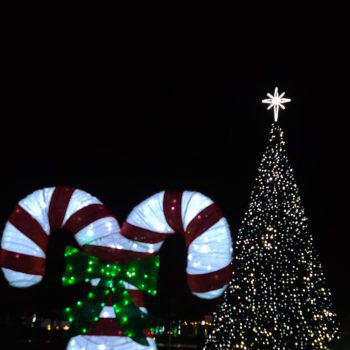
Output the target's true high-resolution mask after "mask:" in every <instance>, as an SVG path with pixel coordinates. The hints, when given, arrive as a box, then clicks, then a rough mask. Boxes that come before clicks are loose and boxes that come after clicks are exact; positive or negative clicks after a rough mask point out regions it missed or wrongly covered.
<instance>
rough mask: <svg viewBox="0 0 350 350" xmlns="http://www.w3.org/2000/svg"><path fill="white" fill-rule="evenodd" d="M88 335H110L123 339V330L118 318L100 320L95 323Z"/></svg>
mask: <svg viewBox="0 0 350 350" xmlns="http://www.w3.org/2000/svg"><path fill="white" fill-rule="evenodd" d="M85 334H86V335H110V336H117V337H123V336H124V333H123V330H122V328H121V326H120V324H119V322H118V321H117V319H116V318H100V319H99V320H98V321H96V322H94V323H93V324H92V325H91V327H90V328H89V330H88V331H87V333H85Z"/></svg>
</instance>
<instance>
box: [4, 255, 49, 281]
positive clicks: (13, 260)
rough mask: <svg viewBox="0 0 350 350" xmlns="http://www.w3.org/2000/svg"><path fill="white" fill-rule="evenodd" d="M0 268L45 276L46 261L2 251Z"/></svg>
mask: <svg viewBox="0 0 350 350" xmlns="http://www.w3.org/2000/svg"><path fill="white" fill-rule="evenodd" d="M0 266H1V267H5V268H7V269H11V270H14V271H18V272H24V273H28V274H31V275H40V276H43V275H44V273H45V259H44V258H38V257H35V256H31V255H27V254H20V253H14V252H11V251H9V250H5V249H1V250H0Z"/></svg>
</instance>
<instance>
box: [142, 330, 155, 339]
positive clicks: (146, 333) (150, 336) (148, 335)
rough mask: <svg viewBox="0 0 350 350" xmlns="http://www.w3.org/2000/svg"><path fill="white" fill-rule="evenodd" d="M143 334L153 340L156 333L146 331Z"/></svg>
mask: <svg viewBox="0 0 350 350" xmlns="http://www.w3.org/2000/svg"><path fill="white" fill-rule="evenodd" d="M143 334H144V335H145V337H146V338H153V337H154V332H152V331H151V330H150V329H145V330H144V331H143Z"/></svg>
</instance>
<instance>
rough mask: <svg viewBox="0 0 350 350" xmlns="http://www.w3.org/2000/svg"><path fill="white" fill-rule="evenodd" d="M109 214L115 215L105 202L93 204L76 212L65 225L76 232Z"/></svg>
mask: <svg viewBox="0 0 350 350" xmlns="http://www.w3.org/2000/svg"><path fill="white" fill-rule="evenodd" d="M108 216H111V217H114V215H113V214H112V212H111V211H110V210H109V209H107V208H106V207H105V206H104V205H103V204H91V205H88V206H86V207H84V208H82V209H80V210H78V211H77V212H75V213H74V214H73V215H72V216H71V217H70V218H69V219H68V220H67V222H66V223H65V224H64V225H63V227H64V228H65V229H67V230H69V231H70V232H72V233H73V234H76V233H77V232H79V231H80V230H82V229H83V228H84V227H86V226H87V225H89V224H91V223H92V222H94V221H96V220H98V219H102V218H105V217H108Z"/></svg>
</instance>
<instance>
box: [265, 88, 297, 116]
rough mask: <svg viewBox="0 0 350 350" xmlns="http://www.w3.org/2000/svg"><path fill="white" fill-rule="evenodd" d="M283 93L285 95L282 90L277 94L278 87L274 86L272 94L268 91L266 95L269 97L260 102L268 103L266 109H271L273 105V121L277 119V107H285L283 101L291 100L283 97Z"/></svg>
mask: <svg viewBox="0 0 350 350" xmlns="http://www.w3.org/2000/svg"><path fill="white" fill-rule="evenodd" d="M284 95H285V92H282V93H281V95H279V94H278V88H277V87H276V88H275V92H274V94H273V96H272V95H271V94H270V93H268V94H267V96H268V97H270V98H267V99H265V100H262V103H268V104H269V106H268V107H267V109H271V108H272V107H273V114H274V119H275V122H277V121H278V111H279V108H280V107H281V108H282V109H286V107H284V106H283V103H287V102H290V101H291V99H290V98H285V97H283V96H284Z"/></svg>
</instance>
